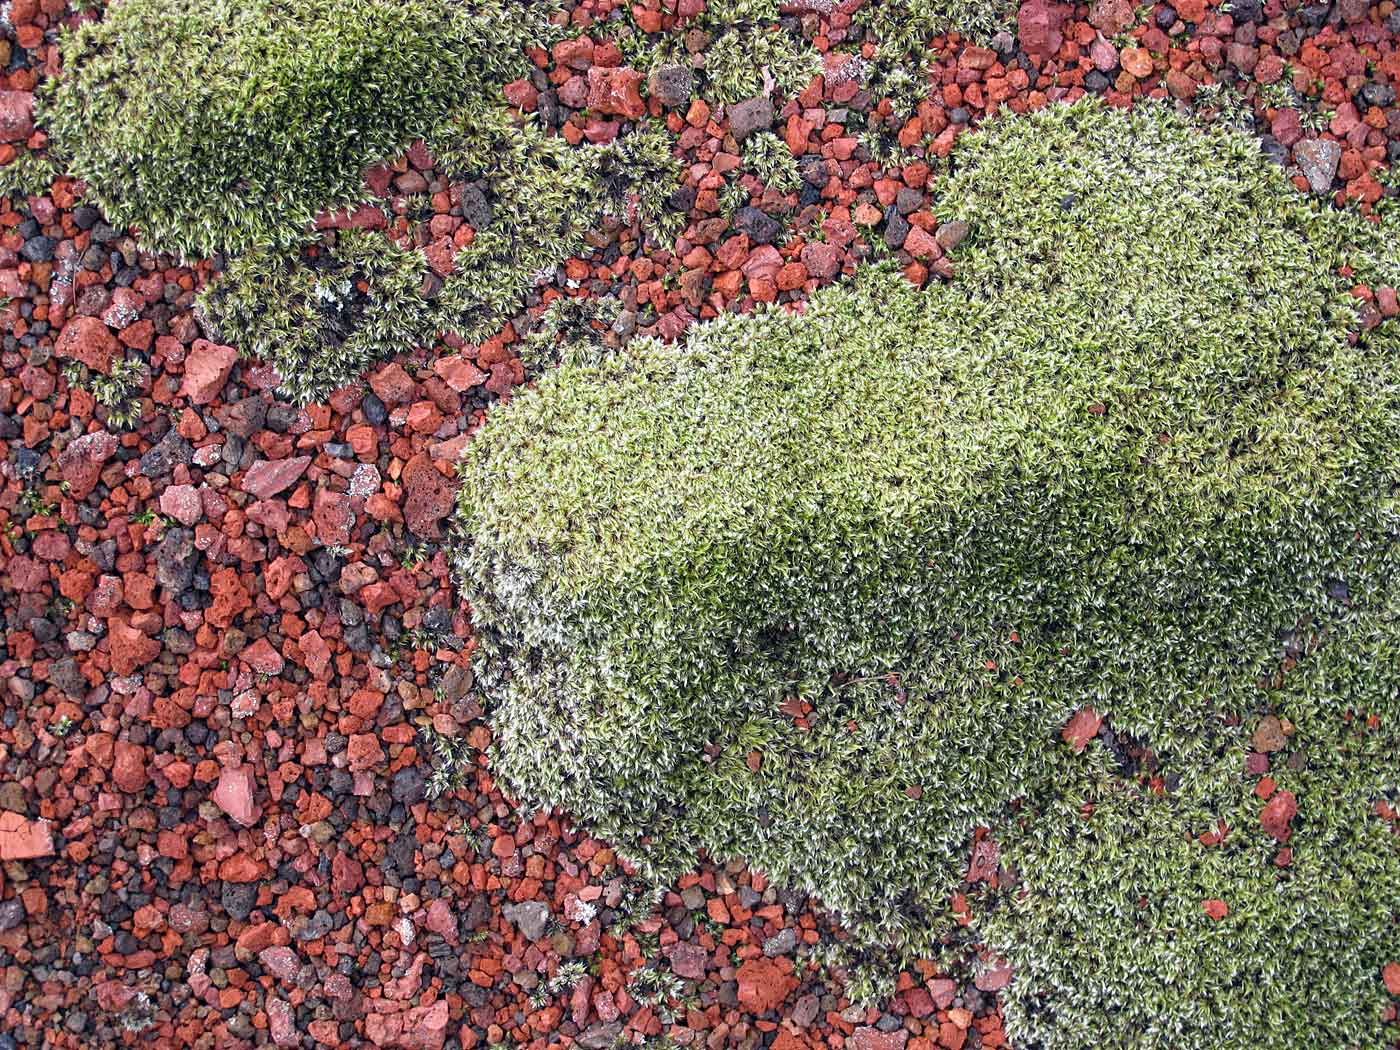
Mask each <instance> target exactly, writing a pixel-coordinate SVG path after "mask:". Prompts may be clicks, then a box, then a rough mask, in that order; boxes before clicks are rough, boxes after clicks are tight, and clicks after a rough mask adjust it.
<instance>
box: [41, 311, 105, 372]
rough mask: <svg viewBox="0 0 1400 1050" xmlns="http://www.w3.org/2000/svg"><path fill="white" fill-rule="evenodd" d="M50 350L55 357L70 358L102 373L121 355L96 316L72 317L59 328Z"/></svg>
mask: <svg viewBox="0 0 1400 1050" xmlns="http://www.w3.org/2000/svg"><path fill="white" fill-rule="evenodd" d="M53 349H54V353H55V354H56V355H58V356H59V357H71V358H74V359H76V360H78V361H81V362H82V363H83V364H85V365H87V366H88V367H89V368H91V369H93V370H94V371H96V372H102V373H104V374H105V373H107V372H110V371H111V370H112V358H113V357H115V356H117V355H119V354H120V353H121V344H120V343H118V342H117V337H116V336H114V335H113V334H112V330H111V329H110V328H108V327H107V326H106V325H105V324H103V323H102V322H101V321H99V320H98V319H97V318H96V317H75V318H73V319H72V320H71V321H69V322H68V323H67V324H66V325H64V326H63V331H62V332H60V333H59V335H58V340H57V341H56V342H55V343H54V347H53Z"/></svg>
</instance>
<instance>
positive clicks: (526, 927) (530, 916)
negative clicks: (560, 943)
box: [501, 901, 550, 941]
mask: <svg viewBox="0 0 1400 1050" xmlns="http://www.w3.org/2000/svg"><path fill="white" fill-rule="evenodd" d="M501 913H502V914H503V915H505V917H506V918H507V919H509V920H510V921H511V922H513V923H515V927H516V929H518V930H519V931H520V933H521V935H522V936H523V937H524V938H525V939H526V940H527V941H537V940H539V939H540V938H541V937H543V936H544V930H545V927H546V926H548V925H549V918H550V916H549V905H547V904H545V903H544V902H543V901H521V902H520V903H519V904H507V905H506V906H505V907H504V908H502V909H501Z"/></svg>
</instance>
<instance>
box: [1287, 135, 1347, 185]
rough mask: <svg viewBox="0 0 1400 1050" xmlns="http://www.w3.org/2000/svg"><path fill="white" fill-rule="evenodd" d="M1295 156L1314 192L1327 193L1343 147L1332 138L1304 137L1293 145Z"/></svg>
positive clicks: (1335, 172)
mask: <svg viewBox="0 0 1400 1050" xmlns="http://www.w3.org/2000/svg"><path fill="white" fill-rule="evenodd" d="M1293 157H1294V159H1295V160H1297V162H1298V167H1299V168H1301V169H1302V171H1303V177H1304V178H1306V179H1307V180H1308V186H1309V187H1311V189H1312V191H1313V192H1314V193H1326V192H1327V191H1328V190H1330V189H1331V188H1332V179H1333V178H1334V177H1335V176H1336V174H1337V164H1338V162H1339V161H1340V160H1341V159H1342V147H1341V145H1340V144H1338V143H1336V142H1332V141H1331V140H1330V139H1304V140H1303V141H1302V142H1300V143H1298V145H1296V146H1294V147H1293Z"/></svg>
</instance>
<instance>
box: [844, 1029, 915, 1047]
mask: <svg viewBox="0 0 1400 1050" xmlns="http://www.w3.org/2000/svg"><path fill="white" fill-rule="evenodd" d="M908 1041H909V1033H908V1032H906V1031H904V1030H903V1029H900V1030H899V1031H895V1032H882V1031H880V1029H878V1028H872V1027H870V1026H869V1025H862V1026H861V1027H860V1028H857V1029H856V1030H855V1031H854V1032H852V1033H851V1041H850V1044H849V1045H850V1046H852V1047H854V1048H855V1050H904V1046H905V1044H906V1043H907V1042H908Z"/></svg>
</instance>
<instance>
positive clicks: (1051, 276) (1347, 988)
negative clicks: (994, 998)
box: [459, 104, 1400, 1050]
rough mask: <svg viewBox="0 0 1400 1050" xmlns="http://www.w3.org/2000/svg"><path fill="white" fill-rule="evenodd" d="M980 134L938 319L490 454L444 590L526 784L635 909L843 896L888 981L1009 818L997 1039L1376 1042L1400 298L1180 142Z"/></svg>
mask: <svg viewBox="0 0 1400 1050" xmlns="http://www.w3.org/2000/svg"><path fill="white" fill-rule="evenodd" d="M961 141H962V143H963V145H962V146H961V147H960V150H959V152H958V153H957V154H956V156H955V160H956V163H957V169H956V174H955V175H953V176H952V177H951V178H950V179H949V180H948V181H947V182H946V183H945V184H944V185H943V186H942V188H941V197H940V199H939V201H938V202H937V205H936V207H937V211H938V214H939V215H940V216H942V217H944V218H946V219H953V218H961V219H963V220H965V221H966V222H967V223H968V224H969V227H970V233H969V235H968V237H967V238H966V240H965V241H964V242H963V243H962V245H961V246H960V247H959V249H958V250H957V253H956V260H955V265H956V277H955V278H954V280H953V282H952V283H951V284H950V285H947V286H938V287H934V288H931V289H930V290H928V291H926V292H917V291H915V290H913V289H912V288H910V287H908V286H907V285H905V284H904V283H903V282H902V280H901V279H899V278H898V277H896V276H895V275H893V274H891V273H889V272H887V271H882V270H877V271H872V272H868V273H867V274H866V275H865V276H864V277H863V278H862V279H861V280H860V281H858V283H857V284H856V285H855V286H853V287H847V288H837V289H831V290H828V291H826V292H823V293H821V294H819V295H818V296H816V297H814V298H813V300H812V301H811V302H810V303H809V305H808V307H807V310H806V312H805V314H804V315H802V316H792V315H789V314H787V313H784V312H782V311H780V310H769V311H766V312H760V313H757V314H755V315H752V316H749V317H743V318H722V319H719V320H717V321H715V322H713V323H710V324H707V325H705V326H699V327H697V328H695V329H693V330H692V331H691V332H690V333H689V334H688V337H687V338H686V340H685V341H684V342H683V343H680V344H678V345H673V346H667V345H662V344H660V343H658V342H655V341H651V340H638V341H635V342H633V343H632V344H630V346H629V347H628V348H627V349H626V350H624V351H621V352H618V353H613V354H598V353H592V354H587V355H583V354H580V355H576V356H575V357H574V358H572V359H570V360H566V361H565V363H564V364H563V365H562V366H561V367H560V368H558V369H557V370H555V371H554V372H552V373H550V374H549V375H547V376H546V377H545V378H543V379H542V380H541V381H540V383H539V384H538V387H537V388H536V390H535V391H534V392H532V393H530V394H526V395H524V396H521V397H518V398H516V399H515V400H514V401H513V402H512V404H511V405H510V406H509V407H508V408H506V409H504V410H502V411H499V412H497V413H495V414H494V415H493V416H492V417H491V418H490V419H489V420H488V422H487V423H486V425H485V427H484V428H483V429H482V431H481V432H480V434H479V435H478V437H477V439H476V441H475V442H474V443H473V446H472V448H471V449H470V450H469V454H468V457H467V458H466V460H465V461H464V463H463V465H462V477H463V487H462V493H461V504H460V526H461V530H462V536H463V541H462V546H461V548H460V550H459V569H460V573H461V578H462V580H463V582H464V585H465V592H466V595H467V597H468V599H469V601H470V603H471V608H472V615H473V621H474V623H475V624H476V628H477V632H478V637H479V639H480V643H481V644H480V652H481V654H482V656H483V660H482V662H481V672H482V675H481V677H482V681H483V683H484V684H485V686H486V688H487V690H488V692H489V694H490V697H491V701H492V704H493V708H492V712H493V718H494V723H495V726H496V729H497V731H498V733H499V737H500V747H499V753H498V755H497V762H498V766H499V770H500V772H501V774H502V775H503V777H504V779H505V781H506V782H507V783H508V784H509V785H510V786H511V788H512V789H513V790H514V791H515V792H517V793H518V794H519V795H521V796H523V797H524V798H526V799H528V800H532V801H538V802H543V803H549V804H557V805H560V806H562V807H564V808H565V809H567V810H569V811H571V812H572V813H574V814H575V815H577V816H578V817H580V818H583V819H584V820H586V821H588V822H589V823H590V824H591V825H592V826H594V827H595V828H597V829H599V830H600V831H601V832H602V833H604V834H606V835H608V836H610V837H611V838H613V839H614V840H615V841H616V842H617V843H618V845H619V847H620V849H621V851H622V852H623V853H624V855H627V856H629V857H631V858H633V859H635V860H636V861H637V862H638V863H639V864H641V865H642V866H643V868H644V869H645V870H647V871H649V872H650V873H652V874H653V875H654V876H657V877H662V878H664V877H668V876H671V875H674V874H675V873H677V872H678V871H681V870H683V869H684V868H685V867H686V866H687V865H689V864H690V863H692V861H693V858H694V855H695V851H696V850H697V849H699V848H703V849H705V850H707V851H709V852H710V853H711V854H712V855H714V856H717V857H720V858H730V857H734V856H744V857H746V858H748V859H749V860H750V861H751V862H752V863H753V864H755V865H756V866H758V867H760V868H762V869H764V870H766V871H767V872H768V873H769V875H770V876H771V877H773V878H774V879H775V880H777V881H779V882H786V883H789V884H794V885H797V886H800V887H803V888H805V889H807V890H810V891H813V892H815V893H817V894H818V895H819V896H820V897H821V898H822V899H824V900H825V901H826V902H827V903H828V904H829V905H831V906H832V907H834V908H835V909H837V910H838V911H839V912H840V913H841V914H842V915H843V916H844V917H845V919H846V921H847V924H848V926H849V928H850V929H851V931H852V933H853V934H854V943H855V944H856V945H857V946H858V947H863V948H867V949H871V956H870V957H871V958H872V959H878V960H882V961H883V963H884V965H885V966H886V968H888V964H889V963H890V962H891V961H894V962H898V961H907V960H908V959H909V958H910V957H911V956H912V955H915V954H923V953H933V954H937V955H942V956H945V957H946V956H948V955H949V954H953V955H956V954H957V951H958V949H957V945H958V944H959V943H965V938H966V932H967V931H964V930H963V929H962V927H961V926H959V924H958V923H957V921H956V918H955V917H954V916H953V914H952V912H951V908H950V898H951V897H952V895H953V893H954V891H955V890H957V889H958V887H959V886H961V885H962V884H963V880H964V878H965V876H966V875H967V873H968V856H969V847H970V843H971V837H972V833H973V832H974V830H975V829H976V828H977V827H986V828H989V829H990V831H991V838H992V840H993V841H994V842H995V843H996V844H997V846H998V847H999V849H1000V871H997V868H998V865H997V864H996V863H993V864H991V865H990V868H989V871H988V872H987V873H988V874H990V873H991V872H996V878H995V883H996V887H995V888H991V887H990V885H988V884H982V883H979V886H982V887H983V893H982V897H981V898H979V899H977V900H976V902H975V906H974V916H973V918H974V922H973V927H972V932H973V934H974V935H976V936H978V937H980V938H981V939H982V941H983V943H986V944H988V945H990V946H991V947H992V948H993V949H994V950H996V951H998V952H1001V953H1003V954H1004V955H1005V956H1006V957H1007V958H1008V959H1009V960H1010V961H1011V962H1012V963H1013V965H1014V966H1015V968H1016V977H1015V979H1014V980H1013V982H1012V984H1011V986H1010V988H1009V990H1008V992H1007V993H1006V996H1007V1007H1006V1009H1007V1016H1008V1023H1009V1025H1010V1028H1011V1030H1012V1036H1013V1039H1014V1040H1019V1041H1020V1042H1018V1044H1017V1045H1041V1046H1043V1047H1046V1048H1049V1050H1060V1048H1070V1047H1076V1048H1078V1047H1090V1046H1093V1047H1144V1048H1146V1047H1150V1048H1166V1047H1173V1048H1197V1047H1199V1048H1202V1050H1205V1048H1212V1050H1213V1048H1218V1047H1220V1046H1224V1045H1231V1046H1253V1047H1256V1048H1258V1050H1265V1048H1269V1050H1273V1048H1277V1050H1283V1048H1285V1047H1297V1046H1299V1045H1307V1044H1308V1043H1309V1042H1316V1043H1318V1045H1338V1046H1340V1045H1346V1046H1358V1047H1362V1046H1364V1047H1374V1048H1379V1047H1380V1046H1381V1045H1382V1044H1383V1042H1384V1039H1385V1035H1384V1032H1383V1027H1384V1026H1383V1024H1382V1021H1381V1017H1382V1001H1383V999H1384V997H1385V992H1384V989H1383V987H1382V985H1381V982H1380V978H1379V974H1380V966H1381V965H1382V963H1384V962H1387V961H1390V960H1393V959H1396V958H1400V914H1397V912H1400V903H1397V902H1400V838H1398V837H1397V835H1396V833H1395V828H1394V827H1393V826H1391V825H1387V824H1386V822H1385V821H1384V820H1383V819H1382V817H1381V816H1378V815H1377V813H1378V810H1377V803H1378V802H1381V803H1384V801H1385V798H1386V797H1387V796H1389V797H1393V795H1394V792H1395V790H1396V788H1397V787H1400V770H1397V767H1396V765H1395V763H1394V761H1393V756H1394V755H1395V754H1397V753H1400V670H1398V669H1400V652H1398V651H1400V599H1397V596H1396V578H1395V572H1396V569H1397V567H1400V554H1397V549H1396V543H1395V537H1396V533H1397V527H1398V526H1400V499H1398V498H1397V485H1400V468H1397V466H1396V461H1395V459H1394V454H1393V450H1394V449H1395V447H1396V446H1397V440H1400V390H1398V389H1397V368H1396V364H1395V361H1396V357H1395V354H1396V352H1397V350H1398V349H1400V345H1398V344H1400V340H1397V336H1396V332H1395V327H1394V325H1393V324H1391V325H1385V326H1382V327H1379V328H1376V329H1374V330H1372V331H1370V332H1365V333H1363V335H1362V337H1360V338H1349V334H1350V333H1352V332H1353V330H1354V329H1355V328H1357V319H1358V318H1357V311H1356V309H1355V307H1354V302H1355V300H1353V299H1351V298H1350V297H1349V296H1348V295H1347V290H1348V288H1349V286H1350V284H1351V283H1353V282H1354V281H1356V280H1358V279H1367V280H1372V281H1376V280H1382V279H1383V280H1385V281H1391V282H1393V281H1394V279H1395V276H1396V271H1397V269H1398V268H1400V267H1397V260H1396V259H1395V258H1394V256H1393V255H1392V256H1390V257H1388V258H1387V257H1386V256H1385V248H1384V243H1383V242H1382V240H1381V239H1380V237H1379V236H1377V235H1376V234H1375V233H1374V232H1373V231H1371V230H1370V229H1369V228H1367V227H1365V226H1364V225H1362V224H1359V223H1354V222H1352V221H1351V220H1349V219H1345V218H1343V217H1340V216H1337V215H1334V214H1324V213H1321V212H1318V211H1316V210H1314V209H1313V208H1312V207H1311V206H1310V205H1309V204H1307V203H1306V202H1305V201H1304V200H1302V199H1301V198H1299V197H1298V196H1297V195H1296V194H1295V193H1294V192H1293V191H1292V190H1291V189H1290V188H1289V187H1288V186H1287V184H1286V183H1285V181H1284V180H1283V179H1282V177H1281V176H1280V175H1279V174H1278V172H1277V170H1276V169H1274V168H1272V167H1271V166H1269V165H1268V164H1267V163H1266V162H1265V161H1264V160H1263V159H1262V157H1260V155H1259V154H1258V152H1257V148H1256V147H1255V146H1254V145H1253V144H1252V143H1251V142H1249V141H1247V140H1245V139H1243V138H1239V137H1233V136H1228V135H1224V134H1214V135H1204V134H1200V133H1197V132H1194V131H1192V130H1191V129H1190V128H1189V127H1188V126H1187V125H1185V124H1184V123H1182V122H1181V121H1180V120H1178V119H1177V118H1175V117H1173V116H1171V115H1169V114H1168V113H1167V112H1166V111H1165V110H1160V109H1156V108H1150V107H1149V108H1146V109H1144V110H1142V111H1139V112H1135V113H1132V114H1124V113H1120V112H1116V111H1109V110H1105V109H1102V108H1099V107H1096V106H1091V105H1087V104H1081V105H1076V106H1073V107H1055V108H1052V109H1050V110H1048V111H1045V112H1042V113H1040V114H1037V115H1035V116H1031V117H1026V118H1020V119H1015V120H1009V121H995V122H992V123H990V124H988V125H986V126H985V130H983V131H982V132H981V133H980V134H978V135H976V136H969V137H965V138H964V139H963V140H961ZM1391 250H1392V251H1393V249H1391ZM1345 266H1349V267H1351V268H1352V269H1351V270H1348V271H1344V272H1345V274H1346V276H1345V277H1344V276H1342V275H1339V273H1338V271H1339V269H1340V268H1342V267H1345ZM804 705H806V706H804ZM1089 705H1092V707H1093V708H1094V709H1096V710H1097V712H1099V713H1100V714H1101V715H1103V716H1105V717H1106V718H1107V720H1108V721H1107V722H1106V725H1107V726H1108V727H1111V731H1110V732H1108V733H1106V735H1105V736H1104V739H1103V741H1102V742H1091V743H1089V745H1088V747H1087V748H1086V749H1085V750H1083V751H1082V753H1081V752H1077V751H1076V750H1074V749H1073V748H1071V747H1070V746H1069V745H1068V744H1067V743H1065V742H1064V741H1063V740H1062V738H1061V731H1062V729H1063V728H1064V727H1065V726H1066V723H1067V722H1068V721H1069V720H1070V718H1071V716H1073V715H1074V714H1075V713H1076V712H1077V711H1079V710H1081V709H1082V708H1084V707H1086V706H1089ZM1271 714H1272V715H1275V716H1277V717H1278V718H1279V719H1280V720H1282V721H1285V722H1287V723H1288V724H1289V725H1288V726H1287V727H1286V728H1291V735H1287V736H1286V741H1285V743H1284V745H1283V749H1282V750H1280V751H1278V752H1277V753H1275V754H1274V755H1273V768H1272V770H1271V771H1270V775H1271V776H1272V777H1273V778H1274V781H1275V782H1276V787H1275V789H1274V790H1275V797H1277V798H1278V799H1281V800H1282V802H1281V803H1279V802H1275V803H1274V809H1273V810H1271V811H1269V812H1268V813H1264V812H1262V810H1263V806H1264V803H1263V802H1262V801H1261V799H1260V798H1259V797H1256V795H1255V793H1254V792H1255V788H1256V786H1258V784H1259V778H1258V776H1257V766H1256V775H1246V763H1245V758H1246V752H1247V751H1248V750H1249V749H1250V748H1251V747H1252V746H1254V745H1252V744H1251V735H1252V734H1254V733H1256V732H1261V731H1262V728H1263V727H1262V726H1261V720H1262V719H1264V718H1265V717H1266V716H1268V715H1271ZM1273 724H1274V723H1269V725H1273ZM1274 743H1276V741H1275V742H1271V743H1270V745H1269V746H1271V747H1272V746H1273V745H1274ZM1261 746H1262V745H1261ZM1387 756H1389V758H1387ZM1266 788H1267V785H1265V786H1264V787H1261V788H1260V790H1261V792H1263V793H1264V794H1267V793H1268V792H1267V790H1265V789H1266ZM1282 792H1291V793H1292V794H1291V796H1284V795H1282V794H1280V793H1282ZM1290 799H1291V800H1292V801H1293V802H1294V804H1296V806H1297V813H1296V816H1295V815H1293V814H1290V813H1289V812H1288V811H1287V807H1288V803H1289V801H1290ZM1383 811H1384V806H1382V807H1381V810H1380V812H1383ZM1290 817H1291V818H1292V819H1289V818H1290ZM1220 821H1224V822H1225V825H1226V826H1228V829H1229V831H1228V834H1227V835H1226V837H1225V839H1224V840H1223V841H1222V842H1218V843H1217V842H1215V840H1214V839H1213V838H1212V837H1211V835H1210V834H1209V833H1212V832H1216V831H1217V830H1218V827H1219V822H1220ZM1202 836H1205V837H1204V838H1203V837H1202ZM1284 839H1286V840H1287V841H1288V847H1287V848H1288V849H1291V855H1289V854H1286V853H1282V852H1281V850H1282V849H1283V846H1282V843H1281V840H1284ZM1207 843H1213V844H1207ZM983 851H984V855H985V847H983ZM974 896H975V895H974ZM1215 900H1221V901H1224V902H1225V905H1226V907H1227V908H1228V914H1227V915H1225V916H1224V917H1223V918H1215V917H1213V915H1212V913H1214V914H1216V915H1218V914H1219V913H1220V908H1219V906H1218V905H1216V904H1210V905H1209V907H1207V906H1206V905H1205V904H1204V903H1203V902H1206V901H1215ZM891 949H892V950H891ZM1391 1034H1393V1032H1392V1033H1391Z"/></svg>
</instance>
